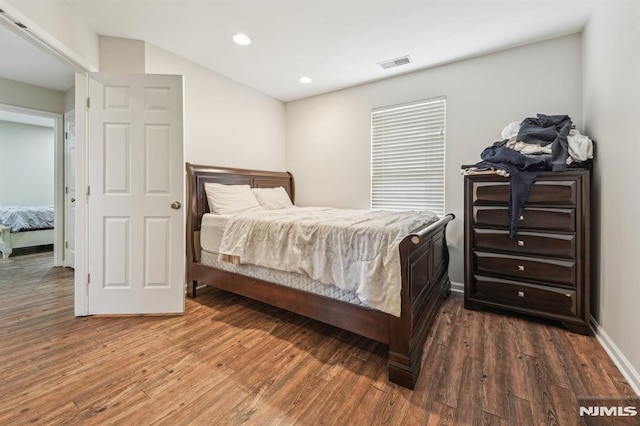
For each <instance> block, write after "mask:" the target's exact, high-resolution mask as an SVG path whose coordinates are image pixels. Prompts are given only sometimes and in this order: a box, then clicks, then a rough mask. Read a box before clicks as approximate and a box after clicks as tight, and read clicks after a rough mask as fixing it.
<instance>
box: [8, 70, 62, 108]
mask: <svg viewBox="0 0 640 426" xmlns="http://www.w3.org/2000/svg"><path fill="white" fill-rule="evenodd" d="M0 104H7V105H14V106H19V107H23V108H30V109H37V110H40V111H49V112H56V113H62V112H64V94H63V93H62V92H58V91H57V90H51V89H45V88H44V87H40V86H33V85H31V84H26V83H20V82H18V81H13V80H7V79H4V78H0Z"/></svg>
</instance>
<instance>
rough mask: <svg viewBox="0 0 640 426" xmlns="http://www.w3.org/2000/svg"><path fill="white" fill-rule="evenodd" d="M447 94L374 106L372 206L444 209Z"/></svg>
mask: <svg viewBox="0 0 640 426" xmlns="http://www.w3.org/2000/svg"><path fill="white" fill-rule="evenodd" d="M445 106H446V100H445V98H444V97H441V98H435V99H428V100H425V101H419V102H412V103H409V104H403V105H394V106H390V107H383V108H376V109H374V110H373V111H372V112H371V208H372V209H384V210H415V209H419V210H431V211H433V212H434V213H436V214H438V215H439V216H441V217H442V216H443V215H444V137H445V134H444V132H445Z"/></svg>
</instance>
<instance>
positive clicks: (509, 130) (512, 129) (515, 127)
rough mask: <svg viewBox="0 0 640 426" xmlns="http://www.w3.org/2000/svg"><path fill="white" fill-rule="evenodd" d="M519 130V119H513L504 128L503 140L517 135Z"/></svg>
mask: <svg viewBox="0 0 640 426" xmlns="http://www.w3.org/2000/svg"><path fill="white" fill-rule="evenodd" d="M519 131H520V123H519V122H518V121H513V122H511V123H509V124H507V127H505V128H504V129H502V140H505V139H511V138H512V137H516V136H517V135H518V132H519Z"/></svg>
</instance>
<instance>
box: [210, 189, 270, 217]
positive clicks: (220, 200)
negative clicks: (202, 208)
mask: <svg viewBox="0 0 640 426" xmlns="http://www.w3.org/2000/svg"><path fill="white" fill-rule="evenodd" d="M204 190H205V192H206V193H207V201H208V202H209V210H210V211H211V213H216V214H235V213H241V212H244V211H247V210H255V209H261V208H262V207H260V204H258V200H256V197H255V196H254V195H253V192H252V191H251V187H250V186H249V185H222V184H220V183H209V182H206V183H205V184H204Z"/></svg>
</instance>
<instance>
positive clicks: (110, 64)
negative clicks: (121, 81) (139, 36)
mask: <svg viewBox="0 0 640 426" xmlns="http://www.w3.org/2000/svg"><path fill="white" fill-rule="evenodd" d="M99 40H100V72H115V73H117V72H123V73H139V74H144V72H145V49H146V43H145V42H144V41H141V40H130V39H126V38H117V37H105V36H100V37H99Z"/></svg>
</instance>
